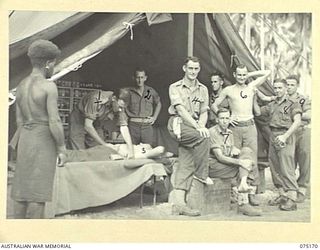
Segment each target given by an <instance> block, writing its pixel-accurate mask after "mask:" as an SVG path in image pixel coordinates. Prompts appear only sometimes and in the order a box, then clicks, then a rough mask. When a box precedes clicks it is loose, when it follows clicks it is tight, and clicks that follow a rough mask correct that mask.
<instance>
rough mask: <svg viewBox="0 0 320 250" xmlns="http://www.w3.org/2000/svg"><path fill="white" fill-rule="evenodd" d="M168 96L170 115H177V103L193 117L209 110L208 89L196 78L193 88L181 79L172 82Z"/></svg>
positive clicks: (197, 116) (196, 117)
mask: <svg viewBox="0 0 320 250" xmlns="http://www.w3.org/2000/svg"><path fill="white" fill-rule="evenodd" d="M169 97H170V101H171V105H170V107H169V109H168V111H169V114H170V115H177V111H176V106H178V105H182V106H183V107H184V108H185V109H186V110H187V112H189V114H190V115H191V116H192V117H193V118H194V119H198V118H199V116H200V114H202V113H204V112H207V111H208V110H209V107H208V105H209V94H208V89H207V87H206V86H204V85H203V84H202V83H200V82H199V81H198V80H196V84H195V88H190V87H188V86H187V85H186V84H185V82H184V80H183V79H182V80H180V81H177V82H175V83H172V84H171V85H170V87H169Z"/></svg>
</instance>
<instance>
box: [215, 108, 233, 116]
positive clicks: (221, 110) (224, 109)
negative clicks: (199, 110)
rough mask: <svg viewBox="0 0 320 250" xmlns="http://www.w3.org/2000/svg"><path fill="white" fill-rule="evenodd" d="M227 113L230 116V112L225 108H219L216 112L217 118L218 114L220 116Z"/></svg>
mask: <svg viewBox="0 0 320 250" xmlns="http://www.w3.org/2000/svg"><path fill="white" fill-rule="evenodd" d="M227 112H228V113H229V114H231V112H230V110H229V109H227V108H219V110H218V111H217V116H218V117H219V114H221V113H227Z"/></svg>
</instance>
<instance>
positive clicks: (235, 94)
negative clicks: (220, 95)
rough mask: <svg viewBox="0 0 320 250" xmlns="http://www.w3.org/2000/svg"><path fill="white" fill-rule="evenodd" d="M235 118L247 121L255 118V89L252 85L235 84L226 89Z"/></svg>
mask: <svg viewBox="0 0 320 250" xmlns="http://www.w3.org/2000/svg"><path fill="white" fill-rule="evenodd" d="M224 91H225V93H226V96H227V98H228V101H229V105H230V109H231V111H232V117H233V119H235V120H237V121H246V120H249V119H252V118H253V97H254V90H253V88H252V87H251V86H250V85H245V86H240V85H238V84H234V85H232V86H229V87H226V88H225V89H224Z"/></svg>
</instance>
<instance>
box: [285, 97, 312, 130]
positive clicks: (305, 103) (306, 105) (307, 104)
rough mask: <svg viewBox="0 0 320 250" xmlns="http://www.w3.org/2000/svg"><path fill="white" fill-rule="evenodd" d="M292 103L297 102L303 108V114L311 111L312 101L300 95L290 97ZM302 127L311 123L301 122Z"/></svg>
mask: <svg viewBox="0 0 320 250" xmlns="http://www.w3.org/2000/svg"><path fill="white" fill-rule="evenodd" d="M289 99H290V101H292V102H296V103H298V104H299V105H300V106H301V109H302V113H304V112H307V111H308V110H311V101H310V99H309V98H308V97H305V96H303V95H301V94H299V93H295V94H294V95H292V96H290V97H289ZM301 123H302V125H308V124H309V123H310V121H301Z"/></svg>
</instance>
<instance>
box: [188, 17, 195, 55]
mask: <svg viewBox="0 0 320 250" xmlns="http://www.w3.org/2000/svg"><path fill="white" fill-rule="evenodd" d="M193 39H194V13H189V14H188V56H193Z"/></svg>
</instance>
